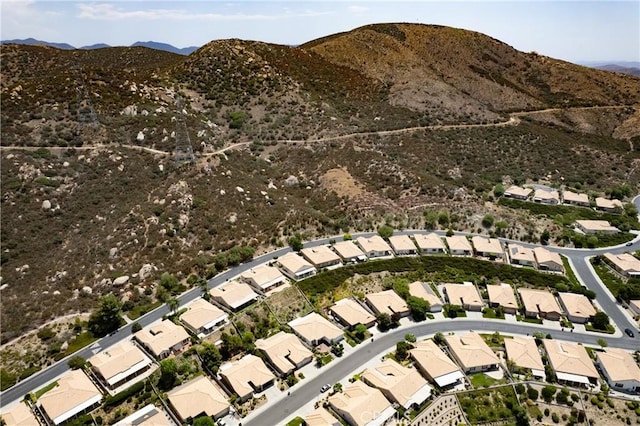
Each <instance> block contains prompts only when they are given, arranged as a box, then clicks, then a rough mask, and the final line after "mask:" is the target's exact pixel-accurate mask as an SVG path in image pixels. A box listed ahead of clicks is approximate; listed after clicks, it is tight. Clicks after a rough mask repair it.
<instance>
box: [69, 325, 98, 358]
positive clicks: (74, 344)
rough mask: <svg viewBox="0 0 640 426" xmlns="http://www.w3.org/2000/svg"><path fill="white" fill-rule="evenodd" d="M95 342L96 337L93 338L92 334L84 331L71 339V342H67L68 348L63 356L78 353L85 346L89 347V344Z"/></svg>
mask: <svg viewBox="0 0 640 426" xmlns="http://www.w3.org/2000/svg"><path fill="white" fill-rule="evenodd" d="M96 340H98V339H97V338H96V337H94V336H93V334H92V333H91V332H90V331H84V332H82V333H80V334H78V335H77V336H76V338H75V339H73V340H72V341H71V342H69V347H68V348H67V351H66V352H65V356H66V355H71V354H72V353H74V352H77V351H79V350H80V349H82V348H84V347H85V346H88V345H90V344H91V343H93V342H95V341H96Z"/></svg>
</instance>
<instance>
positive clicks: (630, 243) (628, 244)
mask: <svg viewBox="0 0 640 426" xmlns="http://www.w3.org/2000/svg"><path fill="white" fill-rule="evenodd" d="M625 245H626V246H627V247H629V246H632V245H633V243H632V242H631V241H629V242H628V243H627V244H625Z"/></svg>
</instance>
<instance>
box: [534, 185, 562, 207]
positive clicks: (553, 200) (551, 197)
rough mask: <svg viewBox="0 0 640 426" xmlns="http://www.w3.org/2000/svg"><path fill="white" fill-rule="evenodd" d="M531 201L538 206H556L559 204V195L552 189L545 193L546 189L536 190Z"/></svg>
mask: <svg viewBox="0 0 640 426" xmlns="http://www.w3.org/2000/svg"><path fill="white" fill-rule="evenodd" d="M533 201H534V202H535V203H540V204H549V205H556V204H560V195H558V191H556V190H553V189H552V190H550V191H547V190H546V189H542V188H538V189H536V190H535V192H534V193H533Z"/></svg>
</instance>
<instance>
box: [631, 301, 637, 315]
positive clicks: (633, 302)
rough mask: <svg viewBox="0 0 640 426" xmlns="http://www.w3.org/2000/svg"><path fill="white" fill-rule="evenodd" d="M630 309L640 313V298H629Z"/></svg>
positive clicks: (634, 312)
mask: <svg viewBox="0 0 640 426" xmlns="http://www.w3.org/2000/svg"><path fill="white" fill-rule="evenodd" d="M629 309H630V310H631V312H633V314H634V315H640V300H629Z"/></svg>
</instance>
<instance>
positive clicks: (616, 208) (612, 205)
mask: <svg viewBox="0 0 640 426" xmlns="http://www.w3.org/2000/svg"><path fill="white" fill-rule="evenodd" d="M622 209H623V206H622V201H620V200H609V199H607V198H603V197H598V198H596V210H601V211H603V212H608V213H621V212H622Z"/></svg>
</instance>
